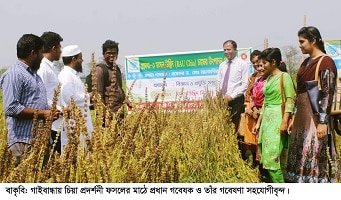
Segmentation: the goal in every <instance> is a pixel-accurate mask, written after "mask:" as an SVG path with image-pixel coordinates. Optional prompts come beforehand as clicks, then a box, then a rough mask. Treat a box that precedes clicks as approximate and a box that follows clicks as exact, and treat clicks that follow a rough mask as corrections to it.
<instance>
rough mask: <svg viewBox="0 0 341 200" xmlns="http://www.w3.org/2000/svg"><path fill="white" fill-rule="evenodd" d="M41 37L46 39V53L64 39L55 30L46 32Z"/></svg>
mask: <svg viewBox="0 0 341 200" xmlns="http://www.w3.org/2000/svg"><path fill="white" fill-rule="evenodd" d="M40 38H41V39H42V40H43V41H44V50H43V51H44V53H48V52H49V51H50V50H51V49H52V48H53V47H54V46H58V45H60V42H62V41H63V38H62V37H61V36H60V35H59V34H58V33H54V32H51V31H49V32H44V33H43V34H42V35H41V36H40Z"/></svg>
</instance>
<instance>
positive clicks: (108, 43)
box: [102, 40, 119, 55]
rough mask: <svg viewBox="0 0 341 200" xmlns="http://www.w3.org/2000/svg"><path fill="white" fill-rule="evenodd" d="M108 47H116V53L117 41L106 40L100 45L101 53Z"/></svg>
mask: <svg viewBox="0 0 341 200" xmlns="http://www.w3.org/2000/svg"><path fill="white" fill-rule="evenodd" d="M108 49H116V51H117V53H118V50H119V49H118V43H117V42H115V41H112V40H106V41H105V42H104V43H103V45H102V53H103V55H104V54H105V52H106V51H107V50H108Z"/></svg>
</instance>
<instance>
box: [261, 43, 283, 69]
mask: <svg viewBox="0 0 341 200" xmlns="http://www.w3.org/2000/svg"><path fill="white" fill-rule="evenodd" d="M260 59H262V60H266V61H268V62H272V61H273V60H274V61H275V65H276V66H277V67H278V69H279V70H281V71H282V72H287V67H286V64H285V63H284V62H283V61H282V54H281V50H280V49H279V48H267V49H265V50H264V51H262V53H261V55H260Z"/></svg>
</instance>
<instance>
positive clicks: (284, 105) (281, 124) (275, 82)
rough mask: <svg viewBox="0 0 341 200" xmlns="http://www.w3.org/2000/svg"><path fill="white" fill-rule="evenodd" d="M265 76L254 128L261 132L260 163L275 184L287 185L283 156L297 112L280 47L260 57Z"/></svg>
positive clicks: (291, 82)
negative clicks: (262, 99) (294, 111)
mask: <svg viewBox="0 0 341 200" xmlns="http://www.w3.org/2000/svg"><path fill="white" fill-rule="evenodd" d="M261 59H262V61H263V65H264V69H265V74H266V75H268V78H267V80H266V83H265V86H264V104H263V108H262V113H261V116H260V118H259V120H258V122H257V125H256V127H255V131H259V138H258V144H259V146H260V155H261V163H262V164H263V167H264V168H265V169H267V170H268V172H269V175H270V178H271V180H272V182H274V183H282V182H284V176H283V173H282V164H283V163H281V154H282V151H283V148H284V146H285V145H286V143H287V141H286V140H287V135H286V134H287V129H288V122H289V119H290V117H291V113H292V112H293V110H294V103H295V101H294V99H295V89H294V84H293V81H292V79H291V77H290V75H289V74H288V73H286V72H282V71H281V69H282V70H283V66H285V65H284V63H283V62H282V61H281V60H282V55H281V52H280V50H279V49H278V48H268V49H265V50H264V51H263V52H262V54H261Z"/></svg>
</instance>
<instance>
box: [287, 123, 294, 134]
mask: <svg viewBox="0 0 341 200" xmlns="http://www.w3.org/2000/svg"><path fill="white" fill-rule="evenodd" d="M293 124H294V120H293V119H291V120H290V121H289V124H288V129H287V131H288V134H289V135H290V134H291V131H292V125H293Z"/></svg>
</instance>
